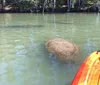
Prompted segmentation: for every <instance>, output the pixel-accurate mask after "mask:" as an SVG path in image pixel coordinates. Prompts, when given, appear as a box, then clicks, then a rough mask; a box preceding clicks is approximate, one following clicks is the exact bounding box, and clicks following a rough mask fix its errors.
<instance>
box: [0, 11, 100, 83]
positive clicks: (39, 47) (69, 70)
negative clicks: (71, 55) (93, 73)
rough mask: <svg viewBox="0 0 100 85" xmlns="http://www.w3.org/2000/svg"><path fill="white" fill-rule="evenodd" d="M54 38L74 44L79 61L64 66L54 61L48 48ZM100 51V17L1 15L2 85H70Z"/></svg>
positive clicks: (95, 15)
mask: <svg viewBox="0 0 100 85" xmlns="http://www.w3.org/2000/svg"><path fill="white" fill-rule="evenodd" d="M52 38H64V39H66V40H71V41H73V42H75V43H76V44H77V45H78V46H79V48H80V52H79V57H80V58H79V61H77V63H70V64H63V63H61V62H60V61H59V60H57V59H55V57H52V55H51V54H50V53H48V51H47V49H46V48H45V42H46V41H47V40H49V39H52ZM98 49H100V15H99V14H80V13H79V14H76V13H71V14H70V13H69V14H44V15H43V14H0V85H66V84H67V85H70V82H71V81H72V79H73V77H74V75H75V73H76V71H77V70H78V68H79V66H80V64H81V63H82V61H84V59H85V58H86V57H87V56H88V55H89V54H90V53H91V52H93V51H95V50H98Z"/></svg>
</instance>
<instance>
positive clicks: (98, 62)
mask: <svg viewBox="0 0 100 85" xmlns="http://www.w3.org/2000/svg"><path fill="white" fill-rule="evenodd" d="M71 85H100V52H99V51H96V52H93V53H92V54H91V55H90V56H89V57H87V59H86V60H85V61H84V62H83V63H82V65H81V66H80V68H79V70H78V71H77V73H76V75H75V77H74V79H73V81H72V84H71Z"/></svg>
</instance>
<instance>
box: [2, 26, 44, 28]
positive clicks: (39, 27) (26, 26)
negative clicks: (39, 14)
mask: <svg viewBox="0 0 100 85" xmlns="http://www.w3.org/2000/svg"><path fill="white" fill-rule="evenodd" d="M42 27H44V26H43V25H8V26H0V28H42Z"/></svg>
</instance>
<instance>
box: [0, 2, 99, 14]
mask: <svg viewBox="0 0 100 85" xmlns="http://www.w3.org/2000/svg"><path fill="white" fill-rule="evenodd" d="M99 11H100V0H0V12H14V13H16V12H19V13H27V12H28V13H42V12H49V13H52V12H56V13H58V12H61V13H63V12H99Z"/></svg>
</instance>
